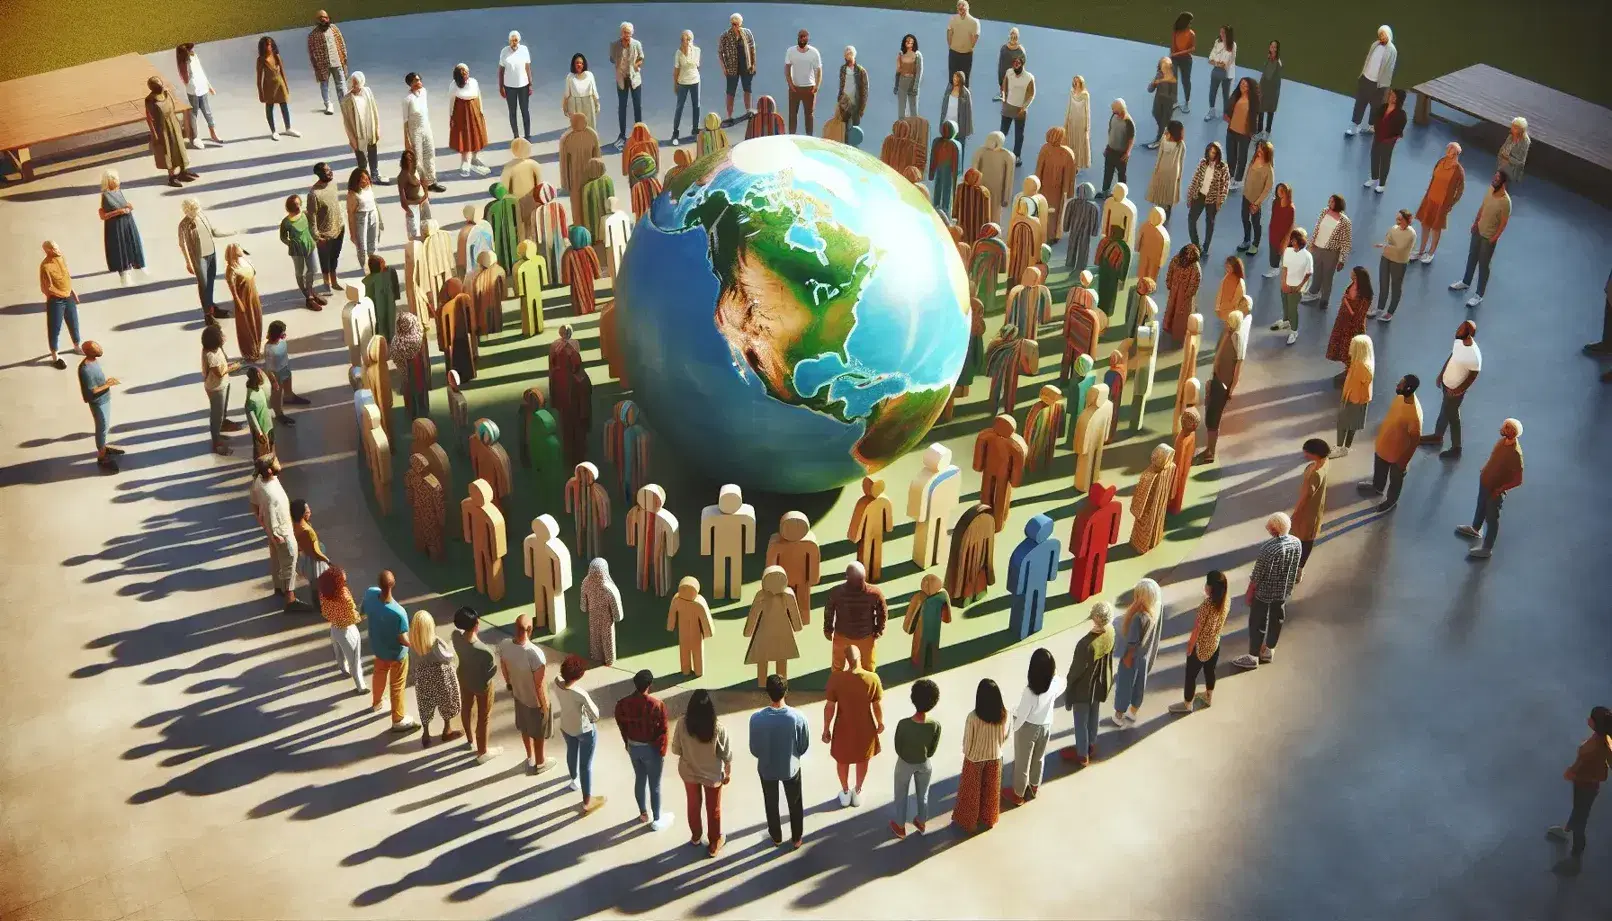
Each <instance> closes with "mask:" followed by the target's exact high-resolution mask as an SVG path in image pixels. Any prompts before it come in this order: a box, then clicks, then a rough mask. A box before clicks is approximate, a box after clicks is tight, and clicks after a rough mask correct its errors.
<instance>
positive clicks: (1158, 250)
mask: <svg viewBox="0 0 1612 921" xmlns="http://www.w3.org/2000/svg"><path fill="white" fill-rule="evenodd" d="M1165 220H1166V218H1165V216H1164V209H1163V208H1160V207H1158V206H1157V205H1155V206H1154V207H1153V208H1151V209H1150V210H1149V211H1148V213H1147V222H1146V223H1145V224H1143V225H1142V228H1141V229H1140V230H1138V231H1137V232H1136V252H1135V254H1134V261H1135V263H1136V277H1137V278H1151V279H1153V282H1154V284H1157V283H1158V281H1159V271H1160V270H1161V269H1162V268H1163V267H1164V263H1165V262H1166V261H1168V260H1169V258H1170V231H1168V230H1166V229H1165V227H1164V222H1165Z"/></svg>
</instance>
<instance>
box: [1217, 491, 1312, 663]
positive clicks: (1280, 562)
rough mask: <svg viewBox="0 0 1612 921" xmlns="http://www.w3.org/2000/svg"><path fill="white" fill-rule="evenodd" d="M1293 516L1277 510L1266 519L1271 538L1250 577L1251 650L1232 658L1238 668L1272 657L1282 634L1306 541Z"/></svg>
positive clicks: (1266, 527) (1266, 526)
mask: <svg viewBox="0 0 1612 921" xmlns="http://www.w3.org/2000/svg"><path fill="white" fill-rule="evenodd" d="M1292 530H1293V519H1291V518H1289V517H1287V513H1286V512H1277V513H1276V514H1274V515H1272V516H1271V517H1269V518H1267V519H1265V532H1266V533H1267V534H1269V535H1270V539H1269V540H1267V541H1265V543H1263V544H1261V545H1260V547H1259V559H1257V560H1255V561H1254V571H1253V573H1252V574H1251V575H1250V576H1249V577H1248V652H1247V654H1245V655H1240V656H1238V657H1237V658H1235V659H1232V660H1231V664H1233V665H1235V666H1237V667H1238V668H1258V667H1259V666H1260V665H1263V664H1267V663H1269V662H1270V661H1271V654H1272V652H1273V651H1274V650H1275V649H1276V641H1277V640H1278V639H1281V636H1282V621H1283V620H1284V619H1286V616H1287V612H1286V611H1285V610H1284V607H1285V605H1286V604H1287V598H1288V596H1289V595H1291V594H1293V584H1294V583H1295V582H1297V581H1298V577H1299V557H1300V556H1301V555H1302V554H1303V552H1304V548H1303V545H1302V544H1301V543H1300V542H1299V539H1298V538H1297V537H1294V536H1293V535H1292V534H1291V533H1289V532H1291V531H1292Z"/></svg>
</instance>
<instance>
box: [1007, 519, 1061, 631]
mask: <svg viewBox="0 0 1612 921" xmlns="http://www.w3.org/2000/svg"><path fill="white" fill-rule="evenodd" d="M1062 559H1063V545H1062V544H1060V543H1059V542H1058V538H1056V537H1053V536H1052V519H1051V518H1049V517H1048V516H1046V515H1036V516H1034V517H1032V518H1031V519H1030V520H1029V521H1026V522H1025V523H1024V540H1021V541H1019V545H1018V546H1017V547H1014V548H1013V555H1012V556H1010V557H1008V572H1007V590H1008V594H1009V595H1011V596H1012V598H1013V601H1012V602H1011V603H1010V604H1009V606H1008V634H1009V635H1010V636H1012V637H1013V639H1014V640H1016V641H1019V642H1023V641H1024V640H1027V639H1029V638H1030V635H1031V634H1032V633H1040V632H1041V624H1042V622H1043V620H1044V619H1045V618H1046V614H1047V586H1048V585H1049V584H1051V582H1052V580H1053V579H1054V578H1055V577H1057V575H1058V564H1059V563H1060V562H1061V561H1062Z"/></svg>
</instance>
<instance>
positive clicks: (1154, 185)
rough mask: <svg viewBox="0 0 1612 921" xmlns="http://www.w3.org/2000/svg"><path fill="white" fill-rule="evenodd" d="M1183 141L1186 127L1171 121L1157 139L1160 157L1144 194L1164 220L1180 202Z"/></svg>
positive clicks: (1194, 258)
mask: <svg viewBox="0 0 1612 921" xmlns="http://www.w3.org/2000/svg"><path fill="white" fill-rule="evenodd" d="M1185 138H1186V126H1185V125H1182V124H1181V123H1180V122H1178V121H1175V120H1173V119H1172V120H1171V122H1170V123H1169V124H1168V125H1166V126H1165V127H1164V137H1162V138H1160V139H1159V154H1158V156H1157V157H1154V158H1153V175H1152V176H1150V177H1149V178H1148V181H1147V194H1146V195H1145V196H1144V197H1145V198H1146V199H1147V200H1148V201H1149V202H1151V203H1153V204H1155V205H1158V206H1159V207H1160V208H1163V209H1164V219H1165V220H1166V221H1168V220H1169V219H1170V212H1171V211H1173V210H1175V206H1176V203H1177V202H1179V201H1180V200H1181V164H1182V162H1183V161H1184V160H1185V159H1186V149H1187V145H1186V140H1185ZM1197 258H1198V257H1197V256H1194V257H1193V260H1194V261H1197Z"/></svg>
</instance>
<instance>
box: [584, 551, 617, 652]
mask: <svg viewBox="0 0 1612 921" xmlns="http://www.w3.org/2000/svg"><path fill="white" fill-rule="evenodd" d="M578 594H579V595H581V596H582V599H581V600H582V604H581V605H580V607H581V608H582V616H583V618H584V619H585V620H586V622H587V624H588V655H589V657H591V658H593V659H595V660H597V661H599V662H602V663H604V664H605V665H610V664H613V663H614V662H615V661H616V624H618V623H621V621H622V619H623V618H624V617H625V616H626V609H625V608H624V607H623V606H622V603H621V590H620V589H618V588H616V583H615V580H613V579H611V578H610V561H608V560H606V559H605V558H604V557H594V558H593V559H592V560H589V561H588V574H587V575H585V576H583V577H582V588H581V591H580V592H578Z"/></svg>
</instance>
